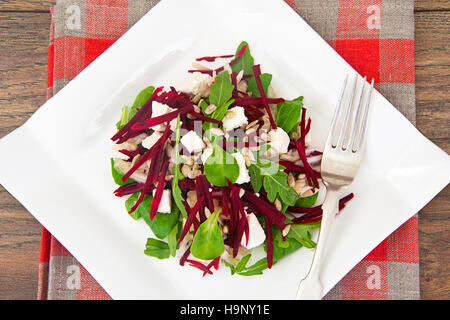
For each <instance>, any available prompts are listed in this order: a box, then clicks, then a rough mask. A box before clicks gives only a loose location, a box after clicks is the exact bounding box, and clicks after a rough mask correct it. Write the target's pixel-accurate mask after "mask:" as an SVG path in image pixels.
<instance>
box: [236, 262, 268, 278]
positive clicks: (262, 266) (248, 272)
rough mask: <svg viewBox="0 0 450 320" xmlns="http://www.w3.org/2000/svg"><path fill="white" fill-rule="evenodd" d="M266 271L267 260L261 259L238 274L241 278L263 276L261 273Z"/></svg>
mask: <svg viewBox="0 0 450 320" xmlns="http://www.w3.org/2000/svg"><path fill="white" fill-rule="evenodd" d="M266 269H267V258H262V259H260V260H258V261H256V262H255V263H254V264H252V265H251V266H250V267H247V268H245V269H244V270H243V271H241V272H239V273H238V274H239V275H241V276H256V275H260V274H263V271H264V270H266Z"/></svg>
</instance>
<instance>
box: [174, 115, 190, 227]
mask: <svg viewBox="0 0 450 320" xmlns="http://www.w3.org/2000/svg"><path fill="white" fill-rule="evenodd" d="M180 163H181V157H180V115H178V118H177V128H176V133H175V162H174V166H173V179H172V197H173V199H174V201H175V204H176V205H177V207H178V209H180V211H181V213H182V214H183V217H185V218H186V219H187V216H188V214H187V211H186V208H185V207H184V205H183V201H184V199H183V195H182V194H181V189H180V186H179V185H178V180H180V178H181V172H180Z"/></svg>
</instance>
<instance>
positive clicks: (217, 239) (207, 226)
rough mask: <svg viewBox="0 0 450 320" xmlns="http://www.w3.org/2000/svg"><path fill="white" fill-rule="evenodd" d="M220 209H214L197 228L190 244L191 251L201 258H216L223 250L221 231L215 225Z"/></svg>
mask: <svg viewBox="0 0 450 320" xmlns="http://www.w3.org/2000/svg"><path fill="white" fill-rule="evenodd" d="M220 211H221V210H220V209H218V210H216V211H214V212H213V213H212V214H211V215H210V216H209V217H208V219H206V221H204V222H203V223H202V224H201V225H200V226H199V227H198V229H197V232H196V233H195V236H194V240H193V241H192V245H191V253H192V255H193V256H194V257H196V258H198V259H202V260H211V259H214V258H217V257H218V256H220V255H221V254H222V253H223V252H224V251H225V245H224V242H223V238H222V232H221V231H220V229H219V226H218V225H217V219H218V218H219V214H220Z"/></svg>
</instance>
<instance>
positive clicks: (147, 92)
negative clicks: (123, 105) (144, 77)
mask: <svg viewBox="0 0 450 320" xmlns="http://www.w3.org/2000/svg"><path fill="white" fill-rule="evenodd" d="M153 91H155V87H153V86H149V87H147V88H145V89H144V90H142V91H141V92H139V94H138V95H137V97H136V99H134V103H133V105H132V106H131V108H130V113H129V114H128V121H130V120H131V118H133V117H134V115H135V114H136V112H137V111H138V109H139V108H140V107H142V106H143V105H144V104H145V103H146V102H147V101H148V99H150V97H151V96H152V94H153Z"/></svg>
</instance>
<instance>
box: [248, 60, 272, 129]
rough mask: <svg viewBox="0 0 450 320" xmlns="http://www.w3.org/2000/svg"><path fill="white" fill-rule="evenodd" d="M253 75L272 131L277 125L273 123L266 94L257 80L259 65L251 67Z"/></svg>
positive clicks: (259, 80)
mask: <svg viewBox="0 0 450 320" xmlns="http://www.w3.org/2000/svg"><path fill="white" fill-rule="evenodd" d="M253 74H254V75H255V80H256V85H257V86H258V90H259V94H260V95H261V98H262V101H263V104H264V108H266V111H267V114H268V115H269V121H270V125H271V126H272V129H276V128H277V125H276V124H275V121H274V120H273V116H272V111H270V107H269V103H268V102H267V97H266V93H265V92H264V88H263V86H262V83H261V79H260V78H259V77H260V75H261V67H260V65H259V64H258V65H255V66H253Z"/></svg>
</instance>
